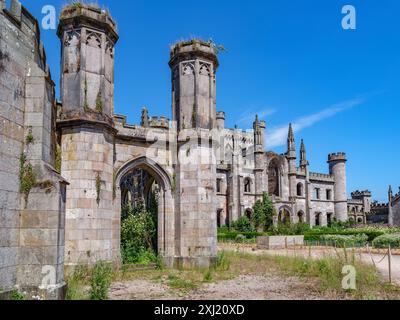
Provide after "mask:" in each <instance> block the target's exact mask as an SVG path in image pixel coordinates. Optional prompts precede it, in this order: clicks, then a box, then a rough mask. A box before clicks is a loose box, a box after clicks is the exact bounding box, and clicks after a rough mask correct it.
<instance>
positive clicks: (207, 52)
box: [169, 40, 218, 267]
mask: <svg viewBox="0 0 400 320" xmlns="http://www.w3.org/2000/svg"><path fill="white" fill-rule="evenodd" d="M169 65H170V67H171V71H172V114H173V120H174V122H175V123H176V127H177V134H178V150H177V151H178V156H177V163H176V164H175V178H176V187H175V217H176V232H177V234H179V235H180V237H178V238H177V244H176V248H177V250H176V251H177V252H176V256H179V257H180V258H179V261H178V264H179V266H186V267H192V266H196V267H198V266H201V267H205V266H208V265H209V263H210V257H211V258H213V257H215V256H216V254H217V252H216V240H217V239H216V232H217V231H216V230H217V228H216V225H217V220H216V196H215V193H216V192H215V191H216V178H215V177H216V157H215V154H214V150H213V147H212V135H211V129H214V127H215V126H216V107H215V92H216V90H215V85H216V83H215V72H216V70H217V68H218V59H217V55H216V52H215V48H214V46H213V45H212V44H211V43H206V42H202V41H199V40H192V41H188V42H181V43H178V44H176V45H175V46H174V47H173V48H172V50H171V60H170V62H169Z"/></svg>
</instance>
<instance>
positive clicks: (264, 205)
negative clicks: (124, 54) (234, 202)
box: [251, 193, 276, 231]
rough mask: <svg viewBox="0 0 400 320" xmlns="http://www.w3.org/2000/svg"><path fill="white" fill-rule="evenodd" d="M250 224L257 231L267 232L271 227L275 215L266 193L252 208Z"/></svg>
mask: <svg viewBox="0 0 400 320" xmlns="http://www.w3.org/2000/svg"><path fill="white" fill-rule="evenodd" d="M253 212H254V213H253V216H252V219H251V220H252V221H251V222H252V223H253V225H254V226H255V228H256V229H257V230H262V231H263V230H268V229H270V228H271V227H272V226H273V221H274V220H273V218H274V216H275V214H276V212H275V207H274V205H273V203H272V200H271V198H270V197H269V196H268V194H267V193H264V194H263V199H262V201H257V202H256V204H255V205H254V207H253Z"/></svg>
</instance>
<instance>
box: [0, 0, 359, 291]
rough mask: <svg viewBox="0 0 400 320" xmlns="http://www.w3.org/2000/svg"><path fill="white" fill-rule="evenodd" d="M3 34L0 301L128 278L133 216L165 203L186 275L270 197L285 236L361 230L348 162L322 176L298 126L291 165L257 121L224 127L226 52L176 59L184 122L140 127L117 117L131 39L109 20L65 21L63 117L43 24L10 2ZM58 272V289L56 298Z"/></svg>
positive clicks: (79, 12)
mask: <svg viewBox="0 0 400 320" xmlns="http://www.w3.org/2000/svg"><path fill="white" fill-rule="evenodd" d="M0 27H1V29H0V31H1V38H0V90H1V94H0V103H1V109H0V129H1V131H0V151H1V152H0V157H1V161H0V177H1V179H0V289H1V290H0V292H1V291H3V292H7V291H10V290H12V288H14V287H15V286H16V285H20V286H21V287H23V288H27V287H28V288H30V287H33V288H34V287H36V288H38V287H42V288H44V289H45V290H47V291H49V290H50V291H49V292H51V294H53V295H54V296H59V295H60V294H61V293H60V291H61V288H62V287H63V285H64V282H63V266H64V265H67V266H69V265H71V266H74V265H77V264H81V263H84V264H85V263H89V264H92V263H94V262H96V261H100V260H102V261H109V262H112V263H113V264H114V265H116V266H118V265H119V264H120V229H121V207H122V206H123V205H124V204H126V203H127V202H131V203H134V202H135V201H136V200H138V199H142V200H144V201H145V203H148V201H149V198H150V196H154V195H156V197H157V206H158V233H157V235H158V251H159V254H160V255H161V256H162V257H163V259H164V262H165V263H166V264H167V265H168V266H175V267H207V266H208V265H209V264H210V263H212V261H213V259H214V258H215V256H216V253H217V243H216V241H217V226H223V225H230V224H231V223H232V222H234V221H236V220H237V219H238V218H239V217H241V216H244V215H248V216H251V214H252V207H253V205H254V204H255V202H256V201H257V200H260V199H261V198H262V196H263V194H264V193H268V194H269V195H270V196H271V198H272V199H273V203H274V205H275V207H276V211H277V213H278V214H277V217H276V222H278V221H280V222H292V223H298V222H304V223H309V224H310V226H326V225H328V224H329V222H330V221H332V219H334V218H336V219H338V220H340V221H345V220H347V219H348V199H347V193H346V161H347V159H346V154H345V153H332V154H330V155H329V156H328V158H327V160H328V165H327V172H328V173H314V172H312V171H311V170H310V165H309V162H308V160H307V154H306V148H305V144H304V142H303V141H301V145H300V149H299V157H298V153H297V150H296V142H295V136H294V132H293V130H292V127H291V126H289V130H288V141H287V152H286V153H284V154H276V153H274V152H267V151H265V145H266V144H265V142H266V141H267V140H268V136H265V129H266V122H265V121H263V120H261V119H258V117H256V119H255V121H254V126H253V130H251V131H247V132H245V131H242V130H239V129H237V128H235V129H229V128H226V127H225V113H224V112H220V111H217V108H216V72H217V69H218V66H219V62H218V55H217V50H216V48H215V46H214V45H213V43H211V42H204V41H200V40H192V41H188V42H181V43H178V44H176V45H175V46H173V47H172V48H171V52H170V62H169V66H170V68H171V82H172V101H171V106H172V120H169V119H167V118H165V117H150V116H149V114H148V110H147V108H143V110H142V115H141V123H140V124H138V125H130V124H128V123H127V122H126V117H124V116H120V115H116V114H115V112H114V58H115V54H116V53H115V45H116V43H117V41H118V34H117V27H116V23H115V22H114V21H113V20H112V18H111V17H110V15H109V14H108V13H107V12H106V11H104V10H100V9H98V8H94V7H90V6H86V5H71V6H67V7H66V8H64V9H63V11H62V13H61V16H60V24H59V28H58V36H59V38H60V41H61V52H62V55H61V83H60V92H61V97H60V98H61V102H59V103H57V102H56V100H55V94H54V83H53V81H52V79H51V75H50V71H49V68H48V67H47V65H46V55H45V52H44V49H43V45H42V44H41V43H40V35H39V29H38V24H37V22H36V20H35V19H34V18H33V17H32V16H31V15H30V14H29V13H28V12H27V10H26V9H24V8H23V7H22V6H21V5H20V3H19V2H18V1H16V0H13V1H11V8H10V9H9V10H6V9H5V0H0ZM297 160H299V162H298V161H297ZM20 163H21V164H20ZM356 200H357V205H360V206H366V205H367V204H365V203H364V202H362V200H361V202H362V203H361V202H359V199H358V198H357V199H356ZM362 210H364V209H362ZM364 211H365V210H364ZM44 267H45V268H44ZM49 267H54V270H55V277H53V278H52V279H53V281H52V282H51V283H50V285H51V286H52V287H49V286H46V285H48V284H49V283H47V282H45V283H44V284H43V272H44V271H43V270H46V268H49ZM55 288H56V289H57V290H56V289H55Z"/></svg>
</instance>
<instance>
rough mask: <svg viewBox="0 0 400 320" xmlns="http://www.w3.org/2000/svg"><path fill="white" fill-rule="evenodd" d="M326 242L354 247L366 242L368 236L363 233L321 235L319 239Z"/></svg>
mask: <svg viewBox="0 0 400 320" xmlns="http://www.w3.org/2000/svg"><path fill="white" fill-rule="evenodd" d="M320 240H322V241H323V242H326V243H327V244H331V245H336V246H339V247H355V246H363V245H366V244H367V241H368V236H367V235H365V234H357V235H323V236H321V239H320Z"/></svg>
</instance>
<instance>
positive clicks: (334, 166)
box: [328, 152, 348, 221]
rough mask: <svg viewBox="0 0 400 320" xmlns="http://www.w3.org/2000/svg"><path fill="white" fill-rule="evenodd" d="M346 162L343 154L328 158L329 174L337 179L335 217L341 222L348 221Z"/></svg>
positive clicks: (333, 154)
mask: <svg viewBox="0 0 400 320" xmlns="http://www.w3.org/2000/svg"><path fill="white" fill-rule="evenodd" d="M346 162H347V159H346V154H345V153H343V152H340V153H332V154H330V155H329V156H328V163H329V173H330V174H331V175H333V177H334V179H335V187H334V192H335V215H336V218H337V219H338V220H339V221H347V220H348V212H347V186H346Z"/></svg>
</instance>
